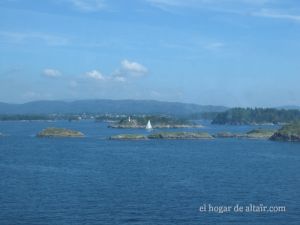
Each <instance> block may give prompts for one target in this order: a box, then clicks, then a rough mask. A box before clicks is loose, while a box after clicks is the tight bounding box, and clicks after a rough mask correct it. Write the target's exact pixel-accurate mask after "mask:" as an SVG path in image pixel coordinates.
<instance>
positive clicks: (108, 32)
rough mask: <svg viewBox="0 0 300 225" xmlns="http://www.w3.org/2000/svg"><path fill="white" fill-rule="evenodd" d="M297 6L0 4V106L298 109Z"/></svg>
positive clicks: (223, 1)
mask: <svg viewBox="0 0 300 225" xmlns="http://www.w3.org/2000/svg"><path fill="white" fill-rule="evenodd" d="M299 86H300V1H299V0H127V1H120V0H43V1H36V0H0V102H9V103H23V102H29V101H35V100H67V101H69V100H79V99H154V100H162V101H179V102H188V103H196V104H201V105H224V106H231V107H232V106H243V107H245V106H251V107H254V106H257V107H271V106H283V105H300V88H299Z"/></svg>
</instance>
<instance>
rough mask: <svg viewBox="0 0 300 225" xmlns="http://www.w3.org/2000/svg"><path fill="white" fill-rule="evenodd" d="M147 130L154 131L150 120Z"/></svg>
mask: <svg viewBox="0 0 300 225" xmlns="http://www.w3.org/2000/svg"><path fill="white" fill-rule="evenodd" d="M146 129H147V130H152V125H151V122H150V120H148V123H147V126H146Z"/></svg>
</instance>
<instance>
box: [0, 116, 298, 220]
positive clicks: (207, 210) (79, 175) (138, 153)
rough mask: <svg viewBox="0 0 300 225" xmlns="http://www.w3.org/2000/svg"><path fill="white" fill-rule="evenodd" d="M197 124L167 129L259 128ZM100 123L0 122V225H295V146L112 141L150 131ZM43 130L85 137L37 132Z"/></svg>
mask: <svg viewBox="0 0 300 225" xmlns="http://www.w3.org/2000/svg"><path fill="white" fill-rule="evenodd" d="M199 123H202V124H203V125H204V127H203V128H195V129H174V130H172V129H171V130H172V131H182V130H184V131H205V132H209V133H211V134H214V133H217V132H220V131H231V132H247V131H250V130H252V129H254V128H258V127H259V126H227V125H211V124H210V123H209V122H208V121H199ZM107 125H108V124H107V123H105V122H94V121H77V122H68V121H35V122H28V121H27V122H26V121H15V122H13V121H8V122H0V132H1V133H3V134H4V135H5V136H3V137H0V174H1V179H0V225H106V224H107V225H127V224H128V225H129V224H130V225H131V224H132V225H202V224H203V225H232V224H236V225H246V224H247V225H248V224H249V225H299V224H300V143H288V142H272V141H268V140H252V139H231V138H228V139H221V138H220V139H214V140H142V141H124V140H123V141H122V140H120V141H117V140H114V141H112V140H108V137H109V136H111V135H115V134H124V133H125V134H126V133H139V134H140V133H141V134H148V133H149V132H148V131H146V130H143V129H137V130H133V129H113V128H107ZM47 127H62V128H70V129H74V130H78V131H81V132H83V133H84V134H85V135H86V137H85V138H37V137H36V134H37V133H38V132H39V131H41V130H42V129H44V128H47ZM263 128H266V129H272V128H274V127H272V126H266V127H263ZM159 131H162V130H153V131H151V132H159ZM168 131H170V130H168Z"/></svg>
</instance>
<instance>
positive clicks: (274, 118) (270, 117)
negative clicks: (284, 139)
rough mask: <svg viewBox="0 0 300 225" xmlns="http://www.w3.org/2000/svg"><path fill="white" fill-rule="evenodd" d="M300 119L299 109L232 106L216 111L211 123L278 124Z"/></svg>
mask: <svg viewBox="0 0 300 225" xmlns="http://www.w3.org/2000/svg"><path fill="white" fill-rule="evenodd" d="M295 121H300V110H296V109H294V110H286V109H273V108H254V109H253V108H232V109H229V110H227V111H225V112H221V113H218V114H217V116H216V117H215V118H214V120H213V121H212V123H213V124H234V125H240V124H264V123H272V124H280V123H291V122H295Z"/></svg>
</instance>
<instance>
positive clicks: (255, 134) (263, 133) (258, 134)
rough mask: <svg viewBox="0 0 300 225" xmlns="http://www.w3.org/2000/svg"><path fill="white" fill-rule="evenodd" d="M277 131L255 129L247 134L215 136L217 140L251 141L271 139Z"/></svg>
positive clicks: (227, 133) (223, 133) (219, 134)
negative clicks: (246, 139)
mask: <svg viewBox="0 0 300 225" xmlns="http://www.w3.org/2000/svg"><path fill="white" fill-rule="evenodd" d="M275 132H276V131H275V130H263V129H254V130H251V131H249V132H247V133H231V132H220V133H217V134H214V135H213V137H215V138H249V139H269V138H270V137H271V136H272V135H273V134H274V133H275Z"/></svg>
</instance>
